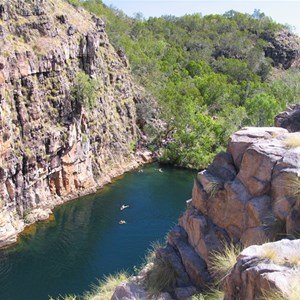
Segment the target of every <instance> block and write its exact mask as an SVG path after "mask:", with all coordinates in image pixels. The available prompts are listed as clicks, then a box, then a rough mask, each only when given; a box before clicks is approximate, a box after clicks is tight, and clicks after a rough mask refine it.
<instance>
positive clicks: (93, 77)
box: [0, 0, 147, 247]
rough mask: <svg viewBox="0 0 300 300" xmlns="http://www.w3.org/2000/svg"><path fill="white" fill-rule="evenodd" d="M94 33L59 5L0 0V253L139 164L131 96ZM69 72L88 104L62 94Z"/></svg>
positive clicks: (92, 24)
mask: <svg viewBox="0 0 300 300" xmlns="http://www.w3.org/2000/svg"><path fill="white" fill-rule="evenodd" d="M104 27H105V25H104V22H103V21H102V20H101V19H99V18H97V17H95V16H94V15H90V14H88V13H87V12H85V11H84V10H82V9H75V8H74V7H72V6H71V5H69V4H67V3H66V2H64V1H62V0H55V1H54V0H35V1H34V0H30V1H23V0H9V1H1V2H0V195H1V196H0V247H1V246H4V245H7V244H9V243H13V242H15V241H16V236H17V233H19V232H20V231H22V230H23V228H24V226H26V225H27V224H29V223H32V222H34V221H35V220H38V219H44V218H47V217H48V215H49V213H50V212H51V209H52V208H53V207H54V206H55V205H57V204H61V203H63V202H65V201H67V200H69V199H72V198H75V197H78V196H81V195H83V194H87V193H91V192H93V191H96V189H98V188H100V187H101V186H102V185H103V184H105V183H108V182H109V181H110V179H111V178H112V177H115V176H118V175H120V174H122V173H123V172H124V171H126V170H129V169H131V168H133V167H136V166H137V165H138V164H139V163H141V162H142V161H143V160H142V158H141V157H142V156H141V155H140V156H138V155H137V154H136V152H135V151H134V150H135V148H136V147H137V146H138V145H140V143H139V141H140V140H141V137H142V135H141V132H140V130H139V128H138V126H137V121H138V120H137V116H136V106H135V102H136V101H138V99H139V97H140V96H139V95H138V92H137V89H136V87H135V86H134V84H133V82H132V80H131V76H130V70H129V67H128V63H127V60H126V57H124V55H123V53H120V52H118V53H117V52H116V51H115V50H114V49H113V47H112V46H111V45H110V43H109V40H108V37H107V35H106V33H105V31H104ZM78 74H81V75H82V78H84V79H85V80H86V81H88V82H93V83H94V85H95V87H94V90H91V93H95V103H89V102H88V101H87V100H85V99H83V100H84V101H79V100H78V99H76V97H74V95H73V94H74V92H73V94H72V91H73V89H74V86H75V85H76V80H77V78H78ZM77 89H78V90H79V92H80V91H81V88H80V87H79V88H78V87H77ZM82 90H83V89H82ZM85 93H86V92H85ZM83 96H84V97H86V98H88V97H89V96H90V95H88V94H87V95H86V94H84V95H83ZM81 100H82V99H81ZM144 158H145V157H144ZM145 159H147V158H145Z"/></svg>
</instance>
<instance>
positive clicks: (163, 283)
mask: <svg viewBox="0 0 300 300" xmlns="http://www.w3.org/2000/svg"><path fill="white" fill-rule="evenodd" d="M176 279H177V273H176V271H175V270H174V268H173V267H172V265H171V264H170V262H169V261H167V260H165V259H156V260H155V263H154V264H153V266H152V268H151V269H150V270H148V272H147V274H146V277H145V281H144V284H145V288H146V290H147V292H148V293H149V295H150V296H156V295H158V294H159V293H161V292H169V291H171V290H172V289H173V288H174V287H175V284H176Z"/></svg>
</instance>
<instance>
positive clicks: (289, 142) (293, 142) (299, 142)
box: [284, 134, 300, 149]
mask: <svg viewBox="0 0 300 300" xmlns="http://www.w3.org/2000/svg"><path fill="white" fill-rule="evenodd" d="M284 144H285V145H286V146H287V147H288V148H289V149H292V148H297V147H300V136H299V135H298V134H297V135H294V134H293V135H290V136H288V137H287V138H286V139H285V140H284Z"/></svg>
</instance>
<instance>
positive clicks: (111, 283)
mask: <svg viewBox="0 0 300 300" xmlns="http://www.w3.org/2000/svg"><path fill="white" fill-rule="evenodd" d="M128 280H129V275H128V274H127V273H126V272H120V273H117V274H115V275H109V276H107V277H105V278H104V280H103V281H99V284H98V285H96V286H94V287H93V289H92V291H91V292H89V293H86V294H85V295H84V296H83V299H84V300H110V299H111V296H112V295H113V293H114V291H115V289H116V287H117V286H118V285H119V284H120V283H122V282H127V281H128Z"/></svg>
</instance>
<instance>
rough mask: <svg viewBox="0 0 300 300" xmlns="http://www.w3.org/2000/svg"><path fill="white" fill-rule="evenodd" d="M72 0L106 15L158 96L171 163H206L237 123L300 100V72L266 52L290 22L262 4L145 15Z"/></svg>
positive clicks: (113, 34) (261, 120) (269, 118)
mask: <svg viewBox="0 0 300 300" xmlns="http://www.w3.org/2000/svg"><path fill="white" fill-rule="evenodd" d="M69 2H71V3H72V4H73V5H75V6H78V5H81V6H83V7H84V8H85V9H87V10H89V11H91V12H93V13H94V14H96V15H98V16H100V17H101V18H102V19H104V21H105V23H106V30H107V32H108V34H109V37H110V41H111V42H112V43H113V45H114V46H115V48H116V49H121V50H123V51H124V52H125V53H126V56H127V57H128V59H129V61H130V65H131V68H132V71H133V73H134V75H135V78H136V81H137V82H139V83H140V84H141V85H143V86H144V87H145V88H146V90H147V92H148V93H150V94H151V95H152V96H153V97H155V98H156V99H157V101H158V103H159V106H160V108H161V109H160V111H161V116H160V117H161V118H162V119H164V120H165V121H166V122H167V124H168V128H167V131H166V132H168V137H171V139H169V142H168V144H167V145H166V146H165V148H164V150H163V152H162V157H161V161H162V162H164V163H169V164H173V165H178V166H184V167H190V168H197V169H200V168H204V167H206V166H207V164H208V163H210V162H211V159H212V157H213V156H214V155H215V154H216V153H217V152H219V151H220V150H221V149H224V147H225V145H226V143H227V139H228V137H229V135H230V134H231V133H233V132H234V131H235V130H237V129H238V128H240V127H242V126H250V125H252V126H269V125H272V124H273V118H274V116H275V114H276V113H278V112H279V111H281V110H283V109H285V107H286V105H287V104H290V103H294V102H296V101H298V100H299V97H300V86H299V84H298V82H299V79H300V74H299V72H297V71H295V70H292V69H291V70H288V71H284V70H276V72H274V70H275V68H274V66H273V61H272V59H271V58H268V57H266V56H265V49H266V47H267V45H268V41H269V40H270V39H271V38H272V37H273V36H274V35H275V34H276V32H277V31H278V30H280V29H288V28H287V27H286V26H283V25H280V24H277V23H275V22H274V21H273V20H272V19H271V18H269V17H267V16H266V15H265V14H263V13H261V12H260V11H259V10H255V11H254V13H253V14H252V15H248V14H242V13H239V12H236V11H229V12H227V13H225V14H224V15H207V16H202V15H201V14H193V15H185V16H183V17H174V16H170V15H165V16H162V17H160V18H156V17H155V18H149V19H148V20H145V19H144V18H143V16H141V15H140V14H137V16H136V18H129V17H128V16H126V15H125V14H124V13H123V12H122V11H120V10H118V9H116V8H112V7H110V8H109V7H107V6H105V5H104V4H103V3H102V1H101V0H86V1H79V0H69ZM83 98H84V97H83ZM88 102H89V101H88Z"/></svg>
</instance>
